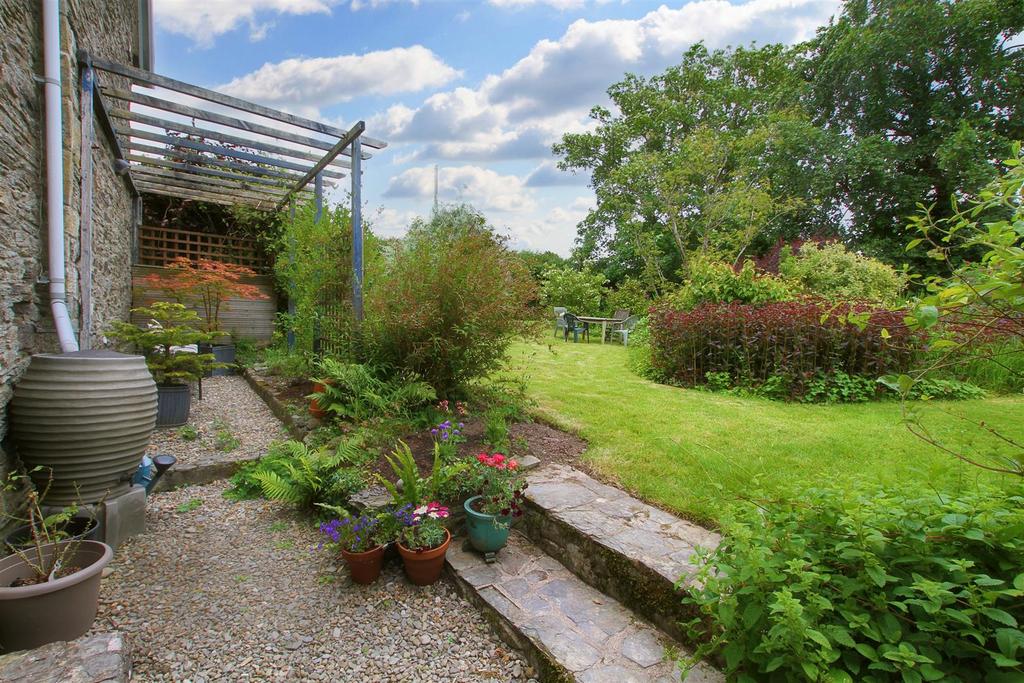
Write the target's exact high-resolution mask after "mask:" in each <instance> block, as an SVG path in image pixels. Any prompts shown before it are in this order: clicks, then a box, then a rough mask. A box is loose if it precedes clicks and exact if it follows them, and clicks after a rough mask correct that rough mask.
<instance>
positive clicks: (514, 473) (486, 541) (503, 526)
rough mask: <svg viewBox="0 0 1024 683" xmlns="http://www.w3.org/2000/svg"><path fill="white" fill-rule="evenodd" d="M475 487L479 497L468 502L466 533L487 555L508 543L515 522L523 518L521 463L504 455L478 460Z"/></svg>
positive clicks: (524, 485) (472, 542)
mask: <svg viewBox="0 0 1024 683" xmlns="http://www.w3.org/2000/svg"><path fill="white" fill-rule="evenodd" d="M474 465H475V466H474V469H473V483H474V488H475V490H476V492H477V495H475V496H473V497H472V498H469V499H467V500H466V502H465V503H464V504H463V505H464V507H465V508H466V531H467V533H468V535H469V542H470V544H471V545H472V546H473V547H474V548H476V549H477V550H478V551H479V552H482V553H484V554H490V553H496V552H498V551H499V550H501V549H502V548H504V547H505V544H506V543H508V530H509V527H510V526H511V524H512V520H513V519H514V518H516V517H520V516H522V514H523V512H522V510H521V509H520V504H521V503H522V501H523V491H524V490H526V480H525V479H524V478H523V476H522V474H521V472H520V471H519V463H518V462H516V461H515V460H513V459H511V458H507V457H505V456H504V455H503V454H501V453H495V454H494V455H489V454H487V453H481V454H480V455H478V456H476V462H475V463H474Z"/></svg>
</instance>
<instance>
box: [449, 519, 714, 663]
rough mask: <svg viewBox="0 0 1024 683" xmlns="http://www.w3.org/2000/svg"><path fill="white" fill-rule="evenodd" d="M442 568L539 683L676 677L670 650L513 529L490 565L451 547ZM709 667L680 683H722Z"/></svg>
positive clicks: (663, 639)
mask: <svg viewBox="0 0 1024 683" xmlns="http://www.w3.org/2000/svg"><path fill="white" fill-rule="evenodd" d="M447 567H448V571H449V573H450V575H451V576H452V578H453V579H454V580H455V584H456V585H457V586H458V587H459V590H460V591H461V592H462V593H463V595H465V596H466V597H467V598H468V599H470V600H471V601H473V602H475V603H476V604H477V605H478V606H479V607H481V608H482V609H483V610H484V613H485V614H487V616H488V618H489V619H490V620H491V621H492V623H494V624H495V626H497V627H498V630H499V632H500V633H501V634H502V635H503V637H504V638H505V640H506V641H507V642H508V643H509V644H510V645H512V646H513V647H516V648H518V649H519V650H520V651H521V652H523V653H524V654H525V656H526V657H527V659H528V660H529V661H530V663H531V664H532V665H533V666H534V667H535V668H536V669H537V670H538V671H539V672H540V678H541V680H542V681H545V682H548V681H558V682H562V681H578V682H579V683H662V682H664V683H668V682H669V681H678V680H679V675H680V672H679V670H678V668H677V666H676V663H675V661H673V659H672V658H671V655H670V653H671V652H673V651H674V650H677V649H678V647H679V646H678V645H677V644H673V643H672V642H671V640H670V639H669V638H668V637H667V636H666V635H665V634H664V633H662V632H661V631H659V630H658V629H656V628H655V627H654V626H652V625H650V624H648V623H646V622H645V621H643V620H641V619H639V618H638V617H637V616H636V615H634V614H633V613H632V612H630V611H629V610H628V609H627V608H626V607H624V606H623V605H621V604H620V603H619V602H618V601H616V600H614V599H612V598H610V597H608V596H607V595H604V594H602V593H601V592H600V591H598V590H596V589H595V588H593V587H591V586H588V585H587V584H585V583H583V582H582V581H580V580H579V579H578V578H577V577H575V576H574V575H573V574H572V573H571V572H570V571H569V570H568V569H567V568H566V567H564V566H563V565H562V564H560V563H559V562H558V561H556V560H554V559H553V558H551V557H550V556H548V555H546V554H544V553H543V552H542V551H541V550H540V549H539V548H538V547H537V546H535V545H534V544H533V543H531V542H530V540H529V539H527V538H526V537H525V536H523V535H521V534H520V533H518V532H517V531H515V530H513V531H512V533H511V534H509V543H508V546H506V547H505V548H503V549H502V550H501V551H500V552H499V553H498V555H497V560H496V561H495V562H494V563H492V564H487V563H486V562H484V560H483V557H482V556H481V555H479V554H477V553H475V552H473V551H471V550H467V549H466V548H464V547H463V543H462V539H461V538H457V539H455V540H453V541H452V545H451V547H450V548H449V550H448V555H447ZM723 680H724V679H723V678H722V677H721V675H720V673H719V672H717V671H715V670H714V669H711V668H708V667H703V666H702V667H699V668H697V669H695V670H694V671H693V672H692V673H691V674H690V677H689V678H687V681H688V682H690V683H702V682H705V681H716V682H717V681H723Z"/></svg>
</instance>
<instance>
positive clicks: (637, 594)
mask: <svg viewBox="0 0 1024 683" xmlns="http://www.w3.org/2000/svg"><path fill="white" fill-rule="evenodd" d="M527 480H528V481H529V484H530V485H529V488H527V490H526V498H527V505H526V510H525V515H524V518H523V520H522V522H523V523H522V525H521V526H520V527H519V528H521V529H522V530H523V532H524V533H526V534H527V535H528V536H529V537H530V538H531V539H533V541H534V542H535V543H536V544H537V545H538V546H540V548H541V549H543V550H544V551H545V552H547V553H548V554H550V555H552V556H553V557H557V558H558V560H559V561H560V562H561V563H562V564H564V565H565V566H566V567H568V568H569V569H571V570H572V571H573V573H575V574H576V575H577V576H579V577H580V578H582V579H583V580H584V581H586V582H587V583H589V584H590V585H591V586H594V587H596V588H597V589H599V590H600V591H601V592H603V593H606V594H608V595H610V596H611V597H613V598H615V599H617V600H618V601H619V602H621V603H623V604H625V605H626V606H628V607H629V608H631V609H633V610H635V611H636V612H638V613H639V614H641V615H642V616H644V617H645V618H647V619H649V620H651V621H652V622H654V623H655V624H657V625H658V626H659V627H660V628H662V629H663V630H664V631H665V632H666V633H668V634H670V635H672V636H673V637H675V638H677V639H680V640H682V636H683V634H682V632H681V629H680V628H679V622H680V621H681V620H685V619H686V618H687V617H688V616H689V615H688V614H687V612H686V610H685V608H684V606H683V605H682V603H681V601H680V594H679V590H678V589H676V587H675V584H676V581H678V580H679V579H680V578H681V577H683V576H685V575H687V574H689V573H690V572H692V571H693V568H694V567H693V564H692V556H693V553H694V550H695V548H696V546H698V545H701V546H704V547H714V546H716V545H718V543H719V541H720V537H719V535H718V534H716V533H714V532H712V531H708V530H707V529H704V528H703V527H700V526H697V525H695V524H692V523H690V522H687V521H685V520H682V519H679V518H678V517H675V516H673V515H671V514H669V513H667V512H665V511H664V510H659V509H658V508H655V507H652V506H650V505H648V504H646V503H644V502H642V501H639V500H637V499H636V498H633V497H632V496H630V495H629V494H627V493H625V492H624V491H622V490H620V489H617V488H615V487H613V486H608V485H606V484H602V483H601V482H599V481H597V480H595V479H594V478H593V477H590V476H588V475H587V474H585V473H583V472H580V471H579V470H576V469H573V468H571V467H567V466H564V465H557V464H549V465H544V466H542V467H540V468H538V469H536V470H535V471H533V472H530V474H529V475H528V476H527Z"/></svg>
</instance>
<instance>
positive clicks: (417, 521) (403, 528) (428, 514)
mask: <svg viewBox="0 0 1024 683" xmlns="http://www.w3.org/2000/svg"><path fill="white" fill-rule="evenodd" d="M394 514H395V518H396V519H398V522H399V525H400V529H399V532H398V542H399V543H401V544H402V545H403V546H405V547H406V548H408V549H409V550H430V549H431V548H437V547H438V546H440V545H441V544H442V543H444V540H445V538H447V533H446V530H445V527H444V522H442V521H441V520H444V519H446V518H447V517H448V508H447V507H445V506H444V505H441V504H440V503H438V502H437V501H434V502H432V503H427V504H426V505H420V506H419V507H413V506H412V505H411V504H410V505H405V506H403V507H401V508H399V509H398V510H397V511H396V512H395V513H394Z"/></svg>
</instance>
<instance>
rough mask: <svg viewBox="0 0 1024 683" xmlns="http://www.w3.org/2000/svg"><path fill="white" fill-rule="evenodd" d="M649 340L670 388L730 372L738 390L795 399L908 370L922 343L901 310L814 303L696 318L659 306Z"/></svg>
mask: <svg viewBox="0 0 1024 683" xmlns="http://www.w3.org/2000/svg"><path fill="white" fill-rule="evenodd" d="M650 334H651V364H652V367H653V370H654V372H655V373H656V374H657V375H659V376H662V377H665V378H667V379H668V380H669V381H672V382H676V383H679V384H682V385H686V386H695V385H700V384H704V383H705V382H706V381H707V377H708V373H728V375H729V377H731V378H732V380H733V382H734V383H735V384H739V385H748V386H760V385H762V384H764V383H765V382H768V381H771V382H773V383H774V384H775V385H776V386H780V387H785V389H786V392H787V393H788V397H790V398H799V397H802V396H803V395H805V394H806V393H807V391H808V388H809V384H810V382H811V381H812V380H813V379H814V378H815V377H820V376H822V375H824V376H834V375H836V373H845V374H846V375H850V376H855V375H856V376H863V377H869V378H877V377H880V376H882V375H885V374H887V373H892V372H900V371H902V370H905V369H906V368H907V367H909V366H910V363H911V361H912V360H913V359H914V356H915V353H916V350H917V347H918V344H919V334H918V333H917V332H914V331H913V330H911V329H910V328H909V327H908V326H907V325H906V324H905V322H904V312H903V311H897V310H885V309H876V308H871V307H869V306H867V305H865V304H839V305H836V306H832V305H830V304H828V303H826V302H824V301H821V300H815V299H799V300H796V301H784V302H774V303H767V304H764V305H761V306H753V305H746V304H738V303H734V304H704V305H701V306H698V307H697V308H695V309H693V310H692V311H680V310H673V309H671V308H668V307H665V306H659V307H655V308H654V309H652V312H651V316H650ZM713 376H714V375H713ZM772 378H777V379H772Z"/></svg>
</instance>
